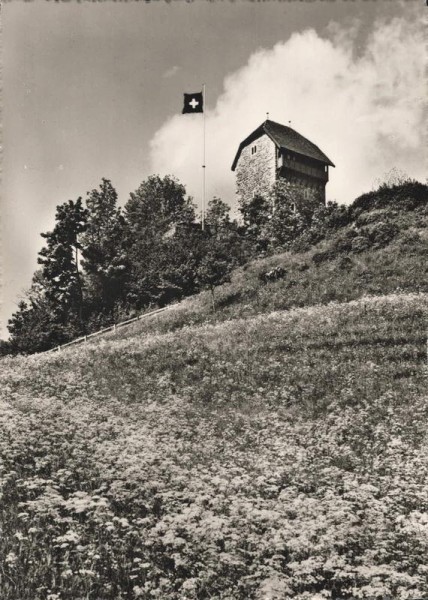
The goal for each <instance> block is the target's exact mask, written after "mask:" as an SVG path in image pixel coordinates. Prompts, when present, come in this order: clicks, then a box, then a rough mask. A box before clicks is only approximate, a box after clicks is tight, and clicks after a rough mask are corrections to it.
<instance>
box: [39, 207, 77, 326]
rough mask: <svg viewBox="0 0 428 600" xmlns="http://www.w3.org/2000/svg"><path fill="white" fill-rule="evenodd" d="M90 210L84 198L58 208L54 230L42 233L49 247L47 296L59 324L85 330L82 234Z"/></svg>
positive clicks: (45, 254)
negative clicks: (80, 256) (81, 272)
mask: <svg viewBox="0 0 428 600" xmlns="http://www.w3.org/2000/svg"><path fill="white" fill-rule="evenodd" d="M86 222H87V211H86V210H85V209H84V208H83V205H82V199H81V198H78V199H77V201H76V202H73V201H72V200H69V201H68V202H65V203H64V204H61V205H60V206H58V207H57V211H56V224H55V227H54V229H53V231H51V232H48V233H42V237H43V238H45V239H46V241H47V244H46V246H45V247H44V248H43V249H42V250H41V251H40V253H39V258H38V263H39V264H41V265H42V270H41V275H42V278H43V281H44V286H45V287H44V294H45V297H46V299H47V301H48V302H49V304H50V305H51V307H52V310H53V313H54V317H55V320H56V322H58V323H60V324H63V325H65V324H72V323H73V322H74V321H75V320H76V319H77V322H78V329H79V330H80V331H82V330H83V329H84V323H83V314H82V310H83V290H82V279H81V274H80V271H79V251H80V249H81V244H80V241H79V235H80V234H82V233H83V232H84V231H85V230H86V226H87V224H86Z"/></svg>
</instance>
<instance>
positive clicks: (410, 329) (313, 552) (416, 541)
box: [0, 258, 428, 600]
mask: <svg viewBox="0 0 428 600" xmlns="http://www.w3.org/2000/svg"><path fill="white" fill-rule="evenodd" d="M272 260H273V259H272ZM275 260H279V261H281V260H282V258H278V259H275ZM260 265H261V267H260ZM260 265H258V266H257V265H256V266H254V267H251V268H252V269H253V268H254V277H253V280H252V281H253V282H255V281H256V278H257V281H258V275H257V269H259V267H260V268H265V266H264V265H263V263H260ZM310 268H311V269H312V268H315V267H312V266H311V267H310ZM322 268H324V267H322ZM296 269H298V263H297V262H296ZM301 272H304V271H301ZM249 281H251V277H250V278H249ZM232 285H235V284H233V283H232ZM236 285H238V284H236ZM269 285H270V284H269ZM275 285H276V286H278V287H277V288H275V287H274V286H275ZM282 285H285V282H277V283H276V284H272V290H277V292H274V296H275V298H276V299H274V300H273V302H272V304H271V305H270V306H271V307H272V306H274V307H275V306H277V303H278V308H283V305H281V300H280V299H281V292H280V291H279V290H280V289H281V286H282ZM302 285H303V284H302ZM249 287H250V288H251V286H249ZM230 289H231V288H229V292H230ZM241 289H242V287H241ZM263 289H265V288H263ZM284 289H285V288H284ZM229 292H225V293H229ZM220 293H223V292H220ZM251 293H252V292H251V291H249V292H248V298H251ZM258 293H259V297H258V300H256V299H255V296H254V297H253V299H252V300H251V301H249V303H248V305H249V308H248V309H246V310H248V314H251V313H253V316H252V317H251V318H234V319H233V320H225V319H227V317H228V316H233V317H239V316H240V315H241V312H240V310H236V311H234V310H232V309H230V312H227V310H225V311H224V312H223V313H222V316H221V317H219V319H218V320H219V321H223V322H215V319H216V318H217V317H214V319H213V322H212V323H205V324H203V325H197V323H198V319H199V317H198V314H202V313H203V309H202V308H199V310H200V313H198V305H197V304H196V302H197V301H195V300H193V301H192V302H193V303H194V304H192V303H191V302H190V301H189V304H188V305H187V308H186V306H184V307H182V308H181V309H180V310H181V311H182V313H181V317H180V311H179V310H177V312H176V313H173V312H172V313H171V314H170V316H169V317H168V318H170V319H171V321H170V322H169V323H168V322H167V323H166V324H165V322H164V326H163V329H162V327H160V329H158V330H157V331H153V332H151V333H150V332H149V331H148V330H146V332H145V333H146V335H144V336H134V337H123V338H116V339H115V338H111V339H107V338H106V339H104V340H100V341H98V342H97V343H96V344H95V343H94V344H88V345H87V346H85V347H79V348H74V349H73V348H71V349H69V350H66V351H64V352H63V353H62V354H56V355H41V356H33V357H28V358H17V359H5V360H4V361H2V373H1V375H0V403H1V411H0V464H1V470H0V486H1V487H0V490H1V494H2V495H1V505H0V506H1V509H0V510H1V523H2V525H1V527H2V535H1V538H0V559H1V564H2V568H1V569H0V589H1V598H2V600H18V599H19V600H47V599H49V600H76V599H80V598H82V599H83V598H85V599H88V600H89V599H100V600H117V599H134V598H143V599H152V598H159V599H162V600H179V599H195V600H196V599H198V600H199V599H200V600H202V599H208V598H211V599H213V598H215V599H229V600H247V599H268V598H270V599H275V598H276V599H278V600H279V599H283V598H284V599H285V598H293V599H297V600H308V599H312V600H315V599H316V598H317V599H321V598H329V597H330V598H337V599H338V598H343V599H350V598H367V597H373V598H380V597H385V596H389V597H394V598H403V599H405V598H418V597H422V596H424V595H428V583H427V574H428V571H427V568H426V555H427V551H428V519H427V511H428V489H427V487H426V481H427V480H428V460H427V459H428V451H427V443H426V442H427V434H426V419H427V412H428V406H427V402H426V375H427V372H426V368H427V367H426V334H425V330H426V314H427V308H428V295H427V294H424V293H416V294H403V293H400V294H395V295H389V296H387V297H378V298H373V297H372V298H362V299H359V300H354V301H351V302H348V303H339V302H332V303H330V304H328V305H326V306H322V305H317V306H312V307H307V308H294V309H292V310H288V311H282V310H279V311H277V312H272V313H270V314H268V313H267V311H265V308H264V306H265V305H264V304H263V293H264V292H263V291H262V290H259V292H258ZM314 298H315V295H314ZM203 301H204V300H203V298H202V300H199V302H202V303H203ZM283 302H286V300H283ZM200 306H201V305H199V307H200ZM229 306H230V305H229ZM260 307H261V308H260ZM246 310H244V309H242V314H247V313H246ZM257 313H258V314H257ZM174 314H175V316H174ZM183 315H185V318H184V317H183ZM165 318H166V315H165ZM174 319H176V321H175V322H174ZM201 319H202V317H201ZM192 320H193V321H194V323H196V324H193V325H192V324H191V323H192ZM159 323H160V318H159ZM140 326H141V324H140ZM151 327H154V326H151Z"/></svg>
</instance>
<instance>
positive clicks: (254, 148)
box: [251, 146, 257, 154]
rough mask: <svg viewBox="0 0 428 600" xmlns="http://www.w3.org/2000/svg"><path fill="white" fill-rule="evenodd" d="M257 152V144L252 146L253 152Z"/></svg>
mask: <svg viewBox="0 0 428 600" xmlns="http://www.w3.org/2000/svg"><path fill="white" fill-rule="evenodd" d="M256 152H257V146H253V147H252V148H251V154H255V153H256Z"/></svg>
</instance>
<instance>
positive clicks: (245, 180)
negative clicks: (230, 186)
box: [232, 120, 334, 204]
mask: <svg viewBox="0 0 428 600" xmlns="http://www.w3.org/2000/svg"><path fill="white" fill-rule="evenodd" d="M329 167H334V164H333V163H332V162H331V160H330V159H329V158H328V157H327V156H326V155H325V154H324V153H323V152H322V151H321V150H320V149H319V148H318V146H316V145H315V144H313V143H312V142H310V141H309V140H308V139H306V138H305V137H303V136H302V135H300V133H297V131H294V129H291V127H286V126H285V125H280V124H279V123H275V122H274V121H269V120H266V121H265V122H264V123H262V125H260V127H258V128H257V129H256V130H255V131H253V133H251V134H250V135H249V136H248V137H247V138H246V139H245V140H244V141H243V142H241V143H240V145H239V148H238V152H237V153H236V156H235V160H234V161H233V165H232V171H235V173H236V187H237V194H238V196H239V201H240V202H241V203H244V204H245V203H246V202H248V201H249V200H250V199H251V198H253V197H254V196H255V195H262V196H264V195H266V194H267V193H268V192H269V190H270V188H271V187H272V185H273V184H274V183H275V181H277V180H278V179H279V178H280V177H282V178H284V179H285V180H286V181H289V182H290V183H293V184H297V185H298V186H301V187H302V188H303V189H304V190H307V191H308V194H309V193H311V194H313V195H314V196H316V197H318V198H319V200H320V202H323V203H324V204H325V186H326V184H327V181H328V168H329Z"/></svg>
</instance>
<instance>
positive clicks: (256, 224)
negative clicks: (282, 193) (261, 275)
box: [239, 194, 272, 252]
mask: <svg viewBox="0 0 428 600" xmlns="http://www.w3.org/2000/svg"><path fill="white" fill-rule="evenodd" d="M239 210H240V212H241V214H242V217H243V221H244V231H245V235H246V236H247V237H248V238H249V239H250V240H251V241H252V242H253V244H254V246H255V249H256V251H257V252H260V251H262V252H263V251H266V250H267V247H268V245H269V240H268V238H267V237H266V235H265V234H266V226H267V224H268V223H269V220H270V219H271V218H272V210H271V207H270V205H269V202H268V201H267V200H266V198H264V197H263V196H260V195H259V194H257V195H255V196H254V197H253V198H252V199H251V200H249V201H248V202H246V203H245V204H241V206H240V208H239Z"/></svg>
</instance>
